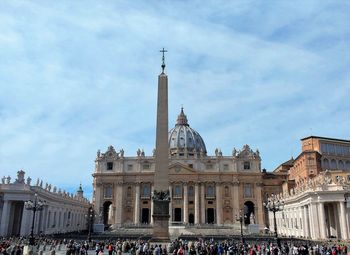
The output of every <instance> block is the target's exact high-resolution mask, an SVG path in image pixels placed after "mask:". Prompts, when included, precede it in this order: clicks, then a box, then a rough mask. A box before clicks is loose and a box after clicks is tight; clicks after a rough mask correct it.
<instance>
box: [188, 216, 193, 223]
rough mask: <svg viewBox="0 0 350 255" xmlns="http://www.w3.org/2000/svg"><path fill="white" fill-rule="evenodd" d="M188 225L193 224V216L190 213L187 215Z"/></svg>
mask: <svg viewBox="0 0 350 255" xmlns="http://www.w3.org/2000/svg"><path fill="white" fill-rule="evenodd" d="M188 223H190V224H194V215H193V213H190V214H189V215H188Z"/></svg>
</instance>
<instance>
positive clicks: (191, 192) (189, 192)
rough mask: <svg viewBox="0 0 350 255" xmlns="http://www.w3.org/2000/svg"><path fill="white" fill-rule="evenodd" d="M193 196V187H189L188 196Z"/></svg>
mask: <svg viewBox="0 0 350 255" xmlns="http://www.w3.org/2000/svg"><path fill="white" fill-rule="evenodd" d="M193 195H194V191H193V186H189V187H188V196H189V197H193Z"/></svg>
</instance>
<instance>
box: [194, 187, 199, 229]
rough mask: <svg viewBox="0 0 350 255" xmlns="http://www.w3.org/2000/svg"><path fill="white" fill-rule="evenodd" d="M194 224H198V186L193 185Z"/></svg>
mask: <svg viewBox="0 0 350 255" xmlns="http://www.w3.org/2000/svg"><path fill="white" fill-rule="evenodd" d="M194 224H199V186H198V183H196V184H195V185H194Z"/></svg>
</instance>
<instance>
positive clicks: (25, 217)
mask: <svg viewBox="0 0 350 255" xmlns="http://www.w3.org/2000/svg"><path fill="white" fill-rule="evenodd" d="M29 215H30V213H29V210H27V209H26V208H25V207H23V212H22V222H21V230H20V235H21V236H26V235H28V234H29V232H30V231H29V228H30V227H29V223H30V218H29Z"/></svg>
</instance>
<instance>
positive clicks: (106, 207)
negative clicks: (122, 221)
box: [103, 201, 112, 226]
mask: <svg viewBox="0 0 350 255" xmlns="http://www.w3.org/2000/svg"><path fill="white" fill-rule="evenodd" d="M111 209H112V202H111V201H106V202H104V203H103V224H104V225H105V226H106V225H108V224H109V220H111V218H112V210H111Z"/></svg>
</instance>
